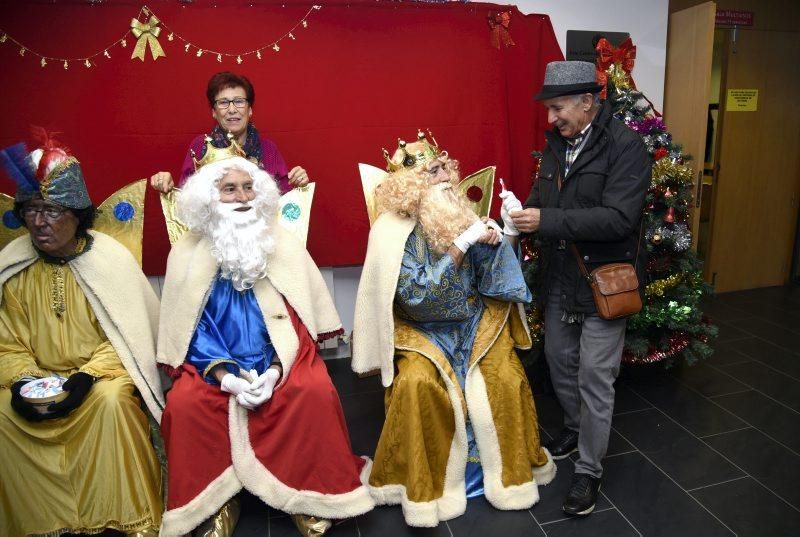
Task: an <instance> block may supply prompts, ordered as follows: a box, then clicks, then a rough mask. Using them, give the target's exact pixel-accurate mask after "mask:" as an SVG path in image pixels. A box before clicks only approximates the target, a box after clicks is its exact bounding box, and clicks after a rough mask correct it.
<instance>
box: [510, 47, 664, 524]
mask: <svg viewBox="0 0 800 537" xmlns="http://www.w3.org/2000/svg"><path fill="white" fill-rule="evenodd" d="M601 89H602V86H600V85H599V84H597V82H596V81H595V67H594V64H591V63H588V62H577V61H566V62H551V63H549V64H548V65H547V70H546V71H545V80H544V86H543V87H542V90H541V92H540V93H539V94H538V95H536V97H535V99H536V100H538V101H541V102H542V104H544V106H545V107H546V108H547V114H548V116H547V117H548V121H549V122H550V123H551V124H552V125H553V127H554V128H553V130H552V131H549V132H547V133H546V138H547V147H546V148H545V150H544V153H543V156H542V162H541V165H540V168H539V175H538V177H537V179H536V181H534V184H533V189H532V190H531V193H530V196H529V197H528V199H527V201H526V202H525V205H524V208H523V206H522V204H521V203H520V202H519V200H517V199H516V198H515V197H514V195H513V194H511V193H506V192H504V193H503V194H501V197H503V207H502V211H501V214H502V216H503V221H504V224H505V234H507V235H512V236H513V235H515V234H517V235H518V234H519V233H523V234H528V233H538V238H539V240H540V241H541V243H542V247H541V257H540V263H541V272H540V274H541V277H540V278H539V287H538V289H533V291H534V296H535V299H536V300H537V301H538V302H539V304H541V305H542V306H543V307H544V324H545V331H546V333H545V343H544V344H545V356H546V358H547V363H548V365H549V367H550V375H551V378H552V381H553V387H554V389H555V392H556V395H557V396H558V399H559V402H560V403H561V407H562V408H563V410H564V428H563V430H562V431H561V433H560V434H559V436H558V437H556V438H555V439H553V440H552V442H550V444H549V445H548V446H547V447H548V449H549V450H550V453H551V454H552V456H553V458H554V459H563V458H565V457H568V456H569V455H570V454H571V453H573V452H575V451H578V455H579V456H578V460H577V462H576V463H575V473H574V475H573V477H572V485H571V487H570V490H569V493H568V494H567V497H566V499H565V500H564V504H563V510H564V512H565V513H567V514H569V515H588V514H589V513H591V512H592V510H593V509H594V505H595V502H596V499H597V494H598V492H599V490H600V478H601V476H602V473H603V467H602V465H601V464H600V461H601V459H602V458H603V456H604V455H605V453H606V449H607V447H608V436H609V432H610V430H611V415H612V413H613V410H614V381H615V380H616V378H617V374H618V373H619V367H620V360H621V358H622V346H623V343H624V340H625V323H626V320H625V318H621V319H615V320H605V319H602V318H600V317H599V316H598V313H597V308H596V307H595V304H594V300H593V298H592V291H591V288H590V286H589V283H588V282H587V279H586V278H585V277H584V276H583V274H582V272H581V269H580V266H579V263H578V258H580V259H581V261H582V262H583V264H585V266H586V269H587V270H588V271H589V272H591V271H592V270H593V269H594V268H596V267H598V266H600V265H604V264H607V263H613V262H629V263H633V264H634V265H635V266H636V267H637V271H638V277H639V281H640V282H643V281H644V280H643V277H644V268H645V262H646V261H645V256H646V252H645V249H644V248H640V244H639V243H640V242H641V233H640V225H641V218H642V210H643V208H644V203H645V195H646V193H647V188H648V185H649V183H650V173H651V165H652V161H651V159H650V156H649V155H648V153H647V150H646V149H645V146H644V143H643V142H642V140H641V138H640V137H639V135H638V134H637V133H635V132H634V131H632V130H631V129H629V128H628V127H626V126H625V124H624V123H623V122H621V121H619V120H618V119H616V118H614V117H613V116H612V110H611V106H610V105H609V103H607V102H601V101H600V99H599V98H598V95H597V94H598V93H599V92H600V90H601ZM576 249H577V253H576V252H575V250H576ZM637 256H639V257H641V259H639V261H638V262H636V260H635V259H634V258H636V257H637ZM643 287H644V286H643V285H640V286H639V288H640V292H641V290H642V288H643Z"/></svg>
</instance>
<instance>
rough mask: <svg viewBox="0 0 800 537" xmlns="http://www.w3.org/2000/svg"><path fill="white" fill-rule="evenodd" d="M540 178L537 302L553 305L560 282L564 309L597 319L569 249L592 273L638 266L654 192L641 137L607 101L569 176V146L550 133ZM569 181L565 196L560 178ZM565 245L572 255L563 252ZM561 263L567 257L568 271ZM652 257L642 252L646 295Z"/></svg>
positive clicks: (534, 194)
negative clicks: (550, 299) (647, 204)
mask: <svg viewBox="0 0 800 537" xmlns="http://www.w3.org/2000/svg"><path fill="white" fill-rule="evenodd" d="M546 138H547V147H546V148H545V151H544V153H543V157H542V163H541V166H540V168H539V176H538V178H537V179H536V180H535V181H534V184H533V189H532V190H531V194H530V196H529V197H528V200H527V201H526V202H525V207H526V208H527V207H537V208H540V209H541V222H540V225H539V232H538V238H539V239H540V241H541V242H542V249H541V260H540V262H541V264H542V265H541V269H540V270H541V272H540V277H539V282H540V285H539V288H538V289H533V290H532V291H533V292H534V296H535V299H536V301H537V303H539V304H544V303H545V302H546V301H547V294H548V290H549V289H550V285H551V283H552V282H553V281H554V278H557V277H560V279H561V293H562V304H563V306H564V310H565V311H568V312H575V313H594V312H596V308H595V306H594V301H593V300H592V292H591V289H590V287H589V284H588V283H587V282H586V280H585V279H584V278H583V276H582V274H581V273H580V270H579V268H578V263H577V261H576V259H575V255H574V254H573V253H572V251H571V247H570V245H571V244H572V243H575V245H576V246H577V247H578V251H579V252H580V255H581V257H582V258H583V259H584V261H585V264H586V268H587V270H588V271H589V272H591V271H592V269H594V268H596V267H598V266H599V265H603V264H606V263H613V262H624V261H627V262H631V263H632V262H633V258H634V257H635V256H636V252H637V246H638V241H639V239H640V234H639V230H640V222H641V218H642V210H643V208H644V201H645V196H646V194H647V189H648V187H649V185H650V175H651V169H652V159H651V158H650V156H649V154H648V153H647V150H646V148H645V146H644V143H643V142H642V139H641V137H640V136H639V135H638V134H637V133H636V132H635V131H633V130H631V129H629V128H628V127H627V126H625V124H624V123H623V122H621V121H620V120H618V119H616V118H614V117H613V116H612V114H611V107H610V106H609V104H608V103H607V102H604V103H603V104H602V106H601V108H600V111H599V112H598V114H597V116H596V117H595V119H594V121H593V122H592V130H591V133H590V135H589V139H588V140H587V141H586V143H585V144H584V147H583V149H582V150H581V152H580V153H579V154H578V157H577V158H576V159H575V162H574V163H573V164H572V166H571V167H570V169H569V174H567V176H566V177H563V170H564V161H565V156H566V149H567V142H566V140H565V139H564V138H563V137H562V136H561V135H560V134H558V131H550V132H547V133H546ZM559 177H562V182H561V191H560V192H559V187H558V178H559ZM561 240H563V241H564V242H565V245H566V250H558V246H559V243H560V241H561ZM556 256H563V267H562V269H561V271H563V273H562V274H561V275H559V274H556V272H561V271H559V270H558V269H557V268H556V267H559V266H562V263H561V260H560V259H557V257H556ZM645 263H646V251H645V248H644V246H643V245H642V247H641V249H640V251H639V262H638V263H637V273H638V276H639V289H640V291H642V290H643V289H644V286H645V284H646V280H645V277H644V276H645Z"/></svg>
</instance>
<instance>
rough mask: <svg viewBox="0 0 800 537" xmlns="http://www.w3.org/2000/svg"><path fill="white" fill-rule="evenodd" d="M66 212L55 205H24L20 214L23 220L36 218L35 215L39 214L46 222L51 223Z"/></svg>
mask: <svg viewBox="0 0 800 537" xmlns="http://www.w3.org/2000/svg"><path fill="white" fill-rule="evenodd" d="M65 212H67V211H65V210H63V209H56V208H55V207H24V208H23V209H22V210H21V211H20V214H21V215H22V218H24V219H25V220H30V221H33V220H36V215H37V214H41V215H42V218H44V219H45V220H46V221H47V222H50V223H53V222H55V221H56V220H58V219H59V218H61V217H62V216H63V215H64V213H65Z"/></svg>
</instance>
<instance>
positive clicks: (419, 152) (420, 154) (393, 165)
mask: <svg viewBox="0 0 800 537" xmlns="http://www.w3.org/2000/svg"><path fill="white" fill-rule="evenodd" d="M428 135H429V136H430V137H431V140H432V141H433V143H432V144H431V143H430V142H428V139H427V137H426V136H425V133H424V132H422V131H421V130H419V131H417V141H416V142H412V143H410V144H408V143H406V142H405V141H404V140H400V139H399V138H398V140H397V149H396V150H395V152H394V155H392V156H389V152H388V151H387V150H386V149H384V150H383V158H385V159H386V170H387V171H389V172H390V173H392V172H396V171H398V170H402V169H404V168H416V167H418V166H424V165H425V164H427V163H428V162H430V161H432V160H434V159H437V158H439V157H440V156H441V155H442V154H446V152H444V151H440V150H439V144H437V143H436V138H434V137H433V134H431V131H428Z"/></svg>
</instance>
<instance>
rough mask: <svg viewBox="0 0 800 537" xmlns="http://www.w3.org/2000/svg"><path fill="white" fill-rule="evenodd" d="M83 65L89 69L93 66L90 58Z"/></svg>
mask: <svg viewBox="0 0 800 537" xmlns="http://www.w3.org/2000/svg"><path fill="white" fill-rule="evenodd" d="M83 65H85V66H86V68H87V69H88V68H89V67H91V66H92V62H90V61H89V58H86V61H84V62H83Z"/></svg>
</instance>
